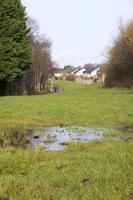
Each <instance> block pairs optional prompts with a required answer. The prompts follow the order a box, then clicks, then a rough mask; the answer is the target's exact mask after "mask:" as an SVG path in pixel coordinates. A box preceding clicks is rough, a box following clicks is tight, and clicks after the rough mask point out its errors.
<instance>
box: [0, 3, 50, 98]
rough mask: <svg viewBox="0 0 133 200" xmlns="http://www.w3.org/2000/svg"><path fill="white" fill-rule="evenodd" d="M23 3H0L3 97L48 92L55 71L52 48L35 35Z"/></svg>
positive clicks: (0, 63) (0, 67)
mask: <svg viewBox="0 0 133 200" xmlns="http://www.w3.org/2000/svg"><path fill="white" fill-rule="evenodd" d="M30 25H33V24H30V23H29V20H28V19H27V16H26V12H25V7H24V6H23V5H22V3H21V0H0V95H1V96H3V95H11V94H23V93H24V92H26V93H28V94H33V93H36V91H37V90H38V91H40V90H44V89H45V81H46V79H47V78H48V74H49V73H50V72H51V69H52V60H51V52H50V47H51V44H50V42H49V41H48V40H46V39H45V38H43V39H42V38H41V39H40V38H39V37H38V36H37V35H36V36H35V35H34V33H33V32H34V31H33V29H34V28H35V27H34V26H33V27H32V26H30Z"/></svg>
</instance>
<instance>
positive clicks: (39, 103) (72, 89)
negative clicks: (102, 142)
mask: <svg viewBox="0 0 133 200" xmlns="http://www.w3.org/2000/svg"><path fill="white" fill-rule="evenodd" d="M57 84H58V85H60V86H61V87H63V88H64V93H60V94H52V95H44V96H20V97H1V98H0V125H1V126H4V125H6V126H7V125H9V126H12V125H13V126H14V125H16V126H52V125H59V124H60V123H63V124H64V125H76V124H78V125H86V126H91V127H95V126H97V127H106V126H108V127H110V126H111V127H112V126H113V127H114V126H119V125H122V124H133V91H131V90H127V89H119V90H118V89H104V88H103V87H101V86H97V85H90V86H89V85H83V84H75V83H73V82H65V81H64V82H63V81H57Z"/></svg>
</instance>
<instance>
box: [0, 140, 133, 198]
mask: <svg viewBox="0 0 133 200" xmlns="http://www.w3.org/2000/svg"><path fill="white" fill-rule="evenodd" d="M132 149H133V143H132V142H131V141H128V142H127V143H125V142H122V143H121V142H92V143H86V144H84V143H80V144H71V146H70V147H69V149H67V150H65V151H61V152H45V151H44V150H39V149H38V150H35V151H33V150H21V149H20V150H19V149H18V150H15V149H11V148H7V149H1V150H0V163H1V164H0V174H1V176H0V196H2V197H6V196H7V195H9V196H10V198H11V200H88V199H89V200H130V199H131V198H132V196H133V190H132V183H133V182H132V179H131V175H132V162H131V158H133V151H132Z"/></svg>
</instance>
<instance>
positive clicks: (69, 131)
mask: <svg viewBox="0 0 133 200" xmlns="http://www.w3.org/2000/svg"><path fill="white" fill-rule="evenodd" d="M104 131H105V129H95V128H85V127H74V126H72V127H69V128H67V127H62V128H61V127H51V128H45V129H41V130H39V129H38V130H34V131H33V135H32V137H31V138H30V143H29V145H28V147H29V148H36V147H43V148H45V149H47V150H51V151H59V150H64V149H65V148H67V146H68V145H69V142H70V141H74V142H77V141H84V142H85V141H92V140H102V139H103V138H104V136H103V134H104Z"/></svg>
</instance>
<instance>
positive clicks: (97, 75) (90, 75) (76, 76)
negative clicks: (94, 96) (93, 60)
mask: <svg viewBox="0 0 133 200" xmlns="http://www.w3.org/2000/svg"><path fill="white" fill-rule="evenodd" d="M106 68H107V66H106V65H101V66H98V67H95V68H85V67H83V68H81V67H78V68H76V69H74V70H72V71H70V72H67V73H66V72H65V71H63V70H62V71H60V72H56V73H55V74H54V77H55V79H64V80H65V79H68V78H69V77H71V78H72V77H73V80H75V81H76V82H78V83H85V84H91V83H103V82H104V80H105V76H106Z"/></svg>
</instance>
